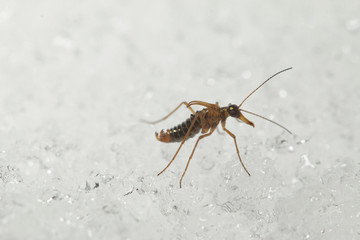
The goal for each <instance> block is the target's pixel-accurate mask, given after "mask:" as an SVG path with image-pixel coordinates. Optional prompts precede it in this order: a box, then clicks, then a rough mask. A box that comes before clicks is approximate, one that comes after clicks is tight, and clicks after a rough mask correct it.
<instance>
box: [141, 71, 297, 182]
mask: <svg viewBox="0 0 360 240" xmlns="http://www.w3.org/2000/svg"><path fill="white" fill-rule="evenodd" d="M290 69H292V68H286V69H284V70H282V71H280V72H277V73H275V74H274V75H272V76H271V77H269V78H268V79H267V80H266V81H264V82H263V83H262V84H260V85H259V86H258V87H257V88H256V89H255V90H254V91H252V92H251V93H250V94H249V95H248V96H247V97H246V98H245V99H244V100H243V101H242V102H241V103H240V105H239V106H237V105H234V104H229V106H227V107H220V106H219V103H218V102H216V104H212V103H207V102H202V101H191V102H182V103H180V104H179V106H177V107H176V108H175V109H174V110H173V111H171V112H170V113H169V114H168V115H166V116H165V117H163V118H161V119H160V120H158V121H154V122H149V121H145V122H147V123H151V124H156V123H158V122H161V121H163V120H165V119H167V118H168V117H170V116H171V115H172V114H173V113H174V112H176V110H178V109H179V108H180V107H181V105H183V104H184V105H185V106H186V107H187V108H188V109H190V111H191V112H192V114H191V115H190V118H188V119H187V120H186V121H184V122H182V123H181V124H179V125H177V126H175V127H173V128H170V129H167V130H166V131H164V130H161V132H160V134H158V133H157V132H156V133H155V136H156V139H157V140H159V141H160V142H165V143H169V142H181V144H180V146H179V148H178V150H177V151H176V153H175V155H174V157H173V158H172V159H171V161H170V162H169V163H168V165H167V166H166V167H165V168H164V169H163V170H162V171H161V172H160V173H159V174H158V176H159V175H160V174H162V173H163V172H164V171H165V170H166V169H167V168H168V167H169V166H170V165H171V163H172V162H173V161H174V159H175V158H176V156H177V154H178V152H179V151H180V149H181V147H182V146H183V144H184V143H185V141H186V140H187V139H189V138H192V137H194V136H195V135H196V134H197V133H199V132H200V130H201V133H203V135H201V136H199V138H198V139H197V141H196V143H195V146H194V148H193V150H192V152H191V155H190V157H189V160H188V162H187V164H186V167H185V170H184V172H183V174H182V176H181V179H180V188H181V182H182V180H183V178H184V176H185V173H186V170H187V169H188V167H189V163H190V160H191V158H192V157H193V155H194V152H195V149H196V147H197V145H198V143H199V141H200V140H201V139H203V138H205V137H208V136H210V135H211V134H212V133H213V132H214V131H215V129H216V127H217V126H218V125H219V123H220V122H221V126H222V128H223V130H224V131H225V132H227V133H228V134H229V135H230V136H231V137H232V138H233V139H234V143H235V147H236V152H237V155H238V157H239V160H240V163H241V165H242V166H243V168H244V170H245V171H246V173H247V174H248V175H249V176H250V173H249V171H248V170H247V169H246V167H245V165H244V163H243V161H242V160H241V157H240V154H239V149H238V146H237V142H236V137H235V135H234V134H233V133H232V132H230V131H229V130H228V129H227V128H226V127H225V123H226V119H227V118H228V117H229V116H230V117H233V118H235V119H237V120H241V121H243V122H244V123H246V124H248V125H250V126H252V127H255V125H254V123H253V122H251V121H250V120H248V119H247V118H245V116H244V115H243V114H242V112H246V113H249V114H251V115H254V116H257V117H260V118H263V119H265V120H267V121H269V122H272V123H274V124H276V125H278V126H279V127H281V128H283V129H284V130H286V131H287V132H289V133H290V134H292V133H291V132H290V131H289V130H288V129H287V128H285V127H284V126H282V125H280V124H278V123H276V122H274V121H272V120H270V119H268V118H265V117H263V116H261V115H258V114H256V113H253V112H249V111H247V110H244V109H242V108H241V106H242V105H243V103H244V102H245V101H246V100H247V99H248V98H249V97H250V96H251V95H252V94H253V93H255V92H256V91H257V90H258V89H259V88H260V87H262V86H263V85H264V84H265V83H266V82H268V81H269V80H270V79H272V78H273V77H275V76H276V75H278V74H280V73H282V72H285V71H287V70H290ZM194 105H199V106H203V107H205V108H203V109H202V110H201V111H196V112H195V111H194V109H193V108H192V107H191V106H194Z"/></svg>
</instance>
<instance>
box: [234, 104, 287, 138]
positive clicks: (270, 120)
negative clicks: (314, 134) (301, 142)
mask: <svg viewBox="0 0 360 240" xmlns="http://www.w3.org/2000/svg"><path fill="white" fill-rule="evenodd" d="M239 110H240V111H244V112H246V113H249V114H252V115H254V116H257V117H259V118H262V119H265V120H267V121H269V122H272V123H273V124H275V125H278V126H279V127H281V128H282V129H284V130H285V131H287V132H288V133H290V134H291V135H292V132H290V130H289V129H287V128H286V127H284V126H283V125H281V124H279V123H277V122H275V121H273V120H270V119H268V118H266V117H264V116H261V115H259V114H256V113H253V112H249V111H247V110H244V109H239Z"/></svg>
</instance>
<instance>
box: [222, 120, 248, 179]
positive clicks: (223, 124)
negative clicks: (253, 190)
mask: <svg viewBox="0 0 360 240" xmlns="http://www.w3.org/2000/svg"><path fill="white" fill-rule="evenodd" d="M221 126H222V128H223V129H224V131H225V132H227V133H228V134H229V135H230V136H231V137H232V138H233V139H234V143H235V147H236V153H237V155H238V157H239V160H240V163H241V165H242V166H243V168H244V170H245V172H246V173H247V174H248V175H249V176H250V173H249V171H248V170H247V169H246V167H245V165H244V163H243V161H242V160H241V157H240V153H239V148H238V146H237V143H236V136H235V135H234V134H233V133H232V132H230V131H229V130H227V129H226V127H225V121H221Z"/></svg>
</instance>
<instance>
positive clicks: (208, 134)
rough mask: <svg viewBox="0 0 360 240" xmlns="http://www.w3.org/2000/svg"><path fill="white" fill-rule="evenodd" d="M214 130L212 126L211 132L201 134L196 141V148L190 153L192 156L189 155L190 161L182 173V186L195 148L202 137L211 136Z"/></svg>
mask: <svg viewBox="0 0 360 240" xmlns="http://www.w3.org/2000/svg"><path fill="white" fill-rule="evenodd" d="M214 130H215V128H211V129H210V132H209V133H207V134H204V135H201V136H200V137H199V138H198V139H197V141H196V143H195V146H194V149H193V150H192V152H191V155H190V157H189V160H188V162H187V164H186V167H185V170H184V172H183V174H182V176H181V179H180V188H181V182H182V180H183V178H184V176H185V173H186V171H187V169H188V167H189V164H190V160H191V158H192V157H193V155H194V152H195V149H196V147H197V145H198V143H199V141H200V139H203V138H205V137H208V136H210V135H211V134H212V133H213V132H214Z"/></svg>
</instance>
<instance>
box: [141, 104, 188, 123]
mask: <svg viewBox="0 0 360 240" xmlns="http://www.w3.org/2000/svg"><path fill="white" fill-rule="evenodd" d="M183 104H184V105H185V106H186V107H187V108H188V109H190V111H191V112H192V113H193V114H195V111H194V109H192V107H191V105H190V104H189V103H188V102H182V103H180V104H179V106H177V107H176V108H175V109H174V110H172V111H171V112H170V113H169V114H168V115H166V116H165V117H163V118H161V119H159V120H157V121H153V122H151V121H147V120H142V121H143V122H146V123H150V124H156V123H159V122H161V121H164V120H165V119H167V118H168V117H170V116H171V115H172V114H173V113H174V112H176V111H177V110H178V109H179V108H180V107H181V105H183Z"/></svg>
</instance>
